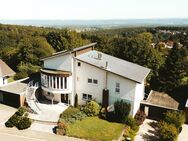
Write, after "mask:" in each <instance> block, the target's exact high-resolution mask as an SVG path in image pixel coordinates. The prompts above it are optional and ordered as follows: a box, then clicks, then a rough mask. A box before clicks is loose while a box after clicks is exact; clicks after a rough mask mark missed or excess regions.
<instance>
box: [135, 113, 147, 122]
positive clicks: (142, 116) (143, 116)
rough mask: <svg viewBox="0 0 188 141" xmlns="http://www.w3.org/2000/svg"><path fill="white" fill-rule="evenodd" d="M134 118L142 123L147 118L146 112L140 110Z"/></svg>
mask: <svg viewBox="0 0 188 141" xmlns="http://www.w3.org/2000/svg"><path fill="white" fill-rule="evenodd" d="M134 118H135V119H136V120H137V123H138V124H139V125H141V124H142V123H143V122H144V120H145V119H146V114H145V113H144V111H138V112H137V113H136V115H135V117H134Z"/></svg>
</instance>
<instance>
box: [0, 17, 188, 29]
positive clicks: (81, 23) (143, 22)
mask: <svg viewBox="0 0 188 141" xmlns="http://www.w3.org/2000/svg"><path fill="white" fill-rule="evenodd" d="M0 23H2V24H16V25H33V26H44V27H59V28H63V27H77V28H78V27H80V28H83V27H84V28H119V27H140V26H142V27H143V26H147V27H148V26H188V19H128V20H0Z"/></svg>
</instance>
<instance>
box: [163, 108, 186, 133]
mask: <svg viewBox="0 0 188 141" xmlns="http://www.w3.org/2000/svg"><path fill="white" fill-rule="evenodd" d="M164 121H165V122H167V123H169V124H174V125H175V126H176V128H177V129H178V130H180V129H181V126H182V124H184V123H185V113H184V112H182V111H167V112H166V113H165V114H164Z"/></svg>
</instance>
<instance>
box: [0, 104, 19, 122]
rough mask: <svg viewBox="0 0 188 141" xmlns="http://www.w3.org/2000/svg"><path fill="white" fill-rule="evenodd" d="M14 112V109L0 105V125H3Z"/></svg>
mask: <svg viewBox="0 0 188 141" xmlns="http://www.w3.org/2000/svg"><path fill="white" fill-rule="evenodd" d="M16 111H17V109H16V108H13V107H10V106H6V105H3V104H0V125H4V123H5V122H6V121H7V120H8V119H9V118H10V117H11V116H12V115H13V114H14V113H15V112H16Z"/></svg>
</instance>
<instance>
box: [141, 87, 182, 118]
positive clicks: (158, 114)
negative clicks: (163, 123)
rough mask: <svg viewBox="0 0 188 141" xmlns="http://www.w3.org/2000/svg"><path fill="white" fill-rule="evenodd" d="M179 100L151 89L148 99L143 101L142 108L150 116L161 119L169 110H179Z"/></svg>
mask: <svg viewBox="0 0 188 141" xmlns="http://www.w3.org/2000/svg"><path fill="white" fill-rule="evenodd" d="M178 107H179V102H178V101H176V100H175V99H173V98H172V97H171V96H169V95H168V94H166V93H161V92H157V91H153V90H152V91H151V92H150V93H149V95H148V97H147V99H146V100H143V101H142V102H141V105H140V108H141V110H143V111H145V113H146V115H147V117H148V118H151V119H155V120H158V119H161V118H163V113H165V112H166V111H168V110H178Z"/></svg>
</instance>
